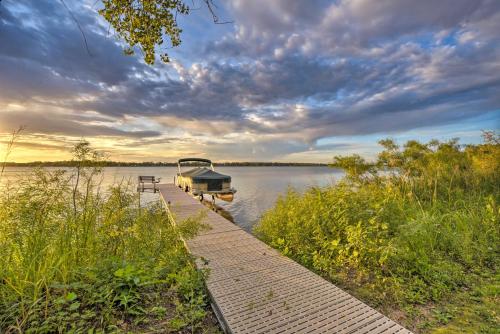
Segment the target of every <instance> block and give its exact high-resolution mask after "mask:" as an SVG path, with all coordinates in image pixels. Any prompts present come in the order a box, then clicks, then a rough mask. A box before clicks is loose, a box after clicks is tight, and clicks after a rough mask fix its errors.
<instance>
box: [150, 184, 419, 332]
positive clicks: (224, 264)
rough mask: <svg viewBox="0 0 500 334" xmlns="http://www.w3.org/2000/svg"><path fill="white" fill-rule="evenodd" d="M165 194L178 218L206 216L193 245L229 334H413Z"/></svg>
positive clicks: (193, 204)
mask: <svg viewBox="0 0 500 334" xmlns="http://www.w3.org/2000/svg"><path fill="white" fill-rule="evenodd" d="M160 194H161V197H162V199H163V200H164V202H165V203H166V204H167V208H168V212H169V214H170V215H171V216H172V218H173V219H174V220H175V221H182V220H183V219H186V218H189V217H193V216H196V215H198V214H199V213H200V211H205V212H206V215H205V216H204V222H205V223H206V224H208V225H210V227H211V229H210V230H207V231H204V232H202V233H201V234H200V235H199V236H197V237H196V238H194V239H192V240H188V241H187V247H188V248H189V251H190V252H191V253H192V254H193V255H195V256H196V257H198V260H197V266H198V268H209V269H210V274H209V277H208V280H207V282H206V283H207V287H208V291H209V293H210V297H211V299H212V306H213V308H214V310H215V312H216V313H217V317H218V318H219V321H220V322H221V324H222V326H223V327H224V330H225V332H226V333H360V334H361V333H367V334H368V333H370V334H372V333H373V334H374V333H410V332H409V331H408V330H406V329H405V328H403V327H401V326H400V325H398V324H396V323H395V322H393V321H392V320H390V319H388V318H387V317H385V316H383V315H382V314H380V313H379V312H377V311H376V310H374V309H372V308H371V307H369V306H367V305H366V304H364V303H362V302H361V301H359V300H358V299H356V298H354V297H352V296H351V295H349V294H348V293H346V292H344V291H342V290H341V289H339V288H337V287H336V286H335V285H333V284H331V283H329V282H328V281H326V280H324V279H323V278H321V277H320V276H318V275H316V274H314V273H312V272H311V271H309V270H308V269H306V268H304V267H302V266H301V265H299V264H297V263H296V262H294V261H292V260H290V259H288V258H287V257H285V256H283V255H281V254H280V253H278V252H277V251H276V250H274V249H272V248H270V247H269V246H267V245H266V244H264V243H263V242H261V241H260V240H258V239H256V238H255V237H254V236H252V235H251V234H249V233H247V232H245V231H243V230H242V229H241V228H239V227H238V226H236V225H235V224H233V223H231V222H229V221H228V220H226V219H224V218H223V217H221V216H220V215H218V214H217V213H215V212H213V211H211V210H208V209H207V208H206V207H205V206H203V205H202V204H201V203H200V202H199V201H197V200H196V199H194V198H192V197H191V196H190V195H188V194H186V193H185V192H183V191H182V190H180V189H179V188H177V187H175V186H174V185H172V184H165V185H160Z"/></svg>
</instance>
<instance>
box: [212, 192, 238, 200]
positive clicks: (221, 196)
mask: <svg viewBox="0 0 500 334" xmlns="http://www.w3.org/2000/svg"><path fill="white" fill-rule="evenodd" d="M215 197H217V198H218V199H220V200H223V201H226V202H232V201H233V199H234V193H232V192H231V193H225V194H215Z"/></svg>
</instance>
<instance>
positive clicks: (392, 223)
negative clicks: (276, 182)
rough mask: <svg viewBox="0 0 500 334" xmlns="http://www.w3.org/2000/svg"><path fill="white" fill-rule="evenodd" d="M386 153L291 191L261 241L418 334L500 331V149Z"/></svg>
mask: <svg viewBox="0 0 500 334" xmlns="http://www.w3.org/2000/svg"><path fill="white" fill-rule="evenodd" d="M485 139H486V141H485V143H484V144H481V145H469V146H466V147H463V146H460V145H459V144H458V141H457V140H452V141H449V142H438V141H432V142H430V143H426V144H422V143H419V142H416V141H410V142H408V143H406V144H405V145H404V146H403V147H398V146H397V145H396V144H395V143H394V142H393V141H391V140H385V141H382V142H381V144H382V145H383V147H384V150H383V151H382V152H381V153H380V155H379V158H378V161H377V162H375V163H367V162H366V161H364V160H363V159H362V158H361V157H359V156H351V157H336V158H335V160H334V163H333V164H332V165H333V166H336V167H342V168H344V169H345V170H346V174H347V177H346V178H345V179H344V180H343V181H341V182H339V183H338V184H336V185H333V186H329V187H324V188H318V187H314V188H311V189H309V190H308V191H306V192H305V193H303V194H301V193H298V192H296V191H295V190H293V189H290V190H289V191H288V193H287V194H286V195H284V196H283V197H281V198H280V199H279V200H278V202H277V204H276V206H275V207H274V208H273V209H272V210H270V211H269V212H267V213H266V214H264V216H263V217H262V220H261V221H260V223H259V224H258V225H257V226H256V228H255V232H256V234H257V235H258V236H259V237H260V238H262V239H263V240H264V241H265V242H267V243H268V244H270V245H272V246H273V247H275V248H277V249H279V250H280V251H281V252H283V253H284V254H285V255H287V256H290V257H291V258H293V259H295V260H297V261H299V262H300V263H302V264H304V265H306V266H308V267H309V268H311V269H312V270H315V271H316V272H318V273H320V274H321V275H323V276H325V277H326V278H328V279H330V280H332V281H333V282H335V283H337V284H339V285H340V286H342V287H344V288H346V289H348V290H349V291H351V292H352V293H353V294H355V295H357V296H359V297H360V298H361V299H363V300H364V301H368V302H369V303H370V304H371V305H372V306H374V307H378V308H379V309H381V310H382V311H383V312H385V313H387V314H389V315H390V316H392V317H394V318H396V319H397V320H399V321H401V322H403V323H404V324H405V325H407V326H408V327H410V328H412V329H413V330H415V331H416V332H423V333H424V332H425V333H426V332H432V331H434V330H436V331H437V330H438V329H439V330H440V333H447V332H449V333H454V332H457V330H458V331H460V332H470V333H477V332H484V333H493V332H495V330H496V329H497V328H498V321H499V318H498V313H499V307H498V305H499V303H498V301H499V299H498V286H499V283H500V279H499V276H498V265H499V259H500V256H499V255H500V249H499V245H500V224H499V222H500V207H499V199H500V167H499V166H500V142H499V140H498V136H496V135H494V134H491V133H487V134H486V138H485Z"/></svg>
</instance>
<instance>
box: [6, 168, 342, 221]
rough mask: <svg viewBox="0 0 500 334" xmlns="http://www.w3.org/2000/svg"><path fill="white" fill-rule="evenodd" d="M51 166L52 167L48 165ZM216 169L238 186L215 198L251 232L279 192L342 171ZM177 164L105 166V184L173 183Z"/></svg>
mask: <svg viewBox="0 0 500 334" xmlns="http://www.w3.org/2000/svg"><path fill="white" fill-rule="evenodd" d="M49 169H54V168H49ZM29 170H30V168H28V167H15V168H13V167H11V168H7V169H6V172H5V174H4V181H5V180H14V179H16V178H17V177H22V175H24V174H25V173H26V172H29ZM215 170H216V171H218V172H220V173H223V174H227V175H230V176H231V177H232V186H233V187H234V188H236V189H237V193H236V196H235V199H234V201H233V202H231V203H227V202H224V201H221V200H217V204H218V205H219V206H221V207H222V208H223V209H224V210H226V211H227V212H228V213H229V214H230V215H231V216H232V217H233V221H234V222H235V224H237V225H239V226H240V227H242V228H244V229H245V230H247V231H251V229H252V226H253V225H254V224H255V223H256V222H257V221H258V220H259V217H260V216H261V215H262V214H263V213H264V212H265V211H266V210H268V209H270V208H271V207H272V206H273V205H274V203H275V202H276V199H277V198H278V196H279V195H280V194H283V193H284V192H286V190H287V188H288V187H294V188H295V189H297V190H299V191H303V190H305V189H307V188H308V187H310V186H325V185H328V184H332V183H334V182H336V181H338V180H339V179H340V178H342V177H343V175H344V173H343V172H342V171H341V170H338V169H332V168H329V167H218V168H217V167H216V168H215ZM176 173H177V168H176V167H107V168H104V172H103V176H102V180H103V182H102V185H103V186H104V187H106V186H108V185H110V184H112V183H114V182H120V181H122V180H125V181H128V180H131V181H132V182H133V183H134V184H135V183H136V180H137V176H139V175H154V176H156V177H161V178H162V183H172V182H173V178H174V175H175V174H176ZM141 196H142V198H143V201H151V200H155V199H157V198H158V194H143V195H141Z"/></svg>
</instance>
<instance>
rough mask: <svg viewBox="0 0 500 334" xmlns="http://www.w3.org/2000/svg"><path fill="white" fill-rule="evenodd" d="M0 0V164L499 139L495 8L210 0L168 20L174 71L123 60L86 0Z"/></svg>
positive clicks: (232, 157) (359, 149)
mask: <svg viewBox="0 0 500 334" xmlns="http://www.w3.org/2000/svg"><path fill="white" fill-rule="evenodd" d="M65 2H66V4H67V6H68V7H69V8H70V10H71V11H72V13H73V14H74V15H75V17H76V19H77V20H78V22H79V23H80V25H81V27H82V29H83V31H84V33H85V36H86V39H87V41H88V46H89V52H90V53H89V52H87V51H86V49H85V44H84V41H83V38H82V35H81V32H80V31H79V30H78V27H77V25H76V24H75V22H74V21H73V20H72V18H71V16H70V14H69V13H68V11H67V10H66V8H65V7H64V6H63V5H62V3H61V2H60V1H56V0H36V1H34V0H31V1H29V0H2V1H1V2H0V155H3V154H2V152H1V150H5V147H6V146H5V144H6V142H7V141H8V139H9V136H10V133H11V132H12V131H13V130H15V129H17V128H18V127H19V126H21V125H22V126H25V127H26V128H25V130H24V131H23V133H22V136H21V137H20V139H19V140H18V142H17V144H16V146H15V148H14V150H13V152H12V154H11V155H10V156H9V160H10V161H18V162H27V161H54V160H65V159H70V150H71V147H72V146H73V145H74V144H75V143H76V142H78V141H79V140H82V139H86V140H88V141H89V142H90V143H91V144H92V145H93V147H95V148H96V149H98V150H101V151H103V152H105V154H106V155H107V156H108V158H109V159H111V160H117V161H175V160H177V159H178V158H181V157H186V156H198V157H205V158H211V159H212V160H216V161H282V162H284V161H293V162H329V161H331V159H332V157H333V156H334V155H342V154H352V153H359V154H361V155H362V156H364V157H366V158H368V159H372V158H373V157H375V156H376V154H377V152H378V151H379V150H380V148H379V146H378V145H377V141H378V140H380V139H383V138H387V137H390V138H394V139H395V140H397V141H398V142H399V143H404V142H405V141H406V140H410V139H417V140H421V141H428V140H431V139H434V138H435V139H440V140H448V139H451V138H454V137H459V138H461V142H462V143H464V144H467V143H479V142H481V133H482V130H498V129H499V128H500V33H499V31H500V1H498V0H473V1H471V0H440V1H435V0H420V1H414V0H378V1H372V0H339V1H323V0H315V1H299V0H272V1H270V0H214V2H215V4H216V5H217V9H216V11H217V15H218V16H219V17H220V20H221V21H228V22H230V23H227V24H214V22H213V20H212V17H211V15H210V13H209V11H208V10H207V8H206V7H205V6H204V5H203V4H202V3H203V2H202V1H199V0H198V2H197V0H194V3H192V2H191V1H189V2H188V4H190V5H193V4H194V7H193V10H192V11H191V14H190V15H188V16H185V17H178V23H179V25H180V27H181V28H182V29H183V33H182V35H181V39H182V41H183V42H182V44H181V46H180V47H178V48H173V49H167V50H166V51H167V52H168V53H169V55H170V57H171V59H172V61H171V63H169V64H164V63H161V62H160V61H157V62H156V63H155V65H153V66H149V65H146V64H145V63H144V61H143V60H142V58H141V54H140V53H138V54H137V55H135V56H127V55H125V54H124V52H123V43H122V42H121V41H120V40H119V39H118V38H117V37H116V35H115V34H114V33H113V30H112V29H110V28H109V25H108V24H107V23H106V22H105V21H104V19H102V18H101V17H100V16H99V15H98V13H97V10H98V9H99V8H100V7H101V6H102V5H101V4H100V2H99V1H97V2H96V0H85V1H81V0H78V1H76V0H65Z"/></svg>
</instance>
